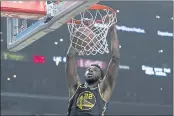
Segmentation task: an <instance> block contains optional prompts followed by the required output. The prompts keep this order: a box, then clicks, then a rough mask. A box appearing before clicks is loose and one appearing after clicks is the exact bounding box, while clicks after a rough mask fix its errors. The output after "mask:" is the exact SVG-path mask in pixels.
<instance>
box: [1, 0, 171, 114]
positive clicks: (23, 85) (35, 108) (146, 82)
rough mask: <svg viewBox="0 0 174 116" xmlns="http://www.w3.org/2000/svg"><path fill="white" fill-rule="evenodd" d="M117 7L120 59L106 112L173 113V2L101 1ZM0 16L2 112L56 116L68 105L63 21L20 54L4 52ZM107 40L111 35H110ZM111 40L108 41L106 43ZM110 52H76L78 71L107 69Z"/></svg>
mask: <svg viewBox="0 0 174 116" xmlns="http://www.w3.org/2000/svg"><path fill="white" fill-rule="evenodd" d="M99 3H100V4H103V5H107V6H110V7H112V8H114V9H115V10H117V18H118V23H117V24H116V27H117V30H118V38H119V40H120V47H121V49H120V50H121V51H120V52H121V62H120V70H119V75H118V77H117V80H116V88H115V90H114V93H113V96H112V100H111V102H110V103H109V106H108V111H107V114H109V115H169V114H170V115H171V114H172V112H173V105H172V104H173V26H172V25H173V3H172V1H161V2H152V1H151V2H150V1H149V2H148V1H146V2H138V1H130V2H126V1H123V2H119V1H115V2H114V1H108V2H106V1H105V2H104V1H103V2H99ZM7 34H8V32H7V31H6V18H1V113H2V114H4V115H5V114H7V115H10V114H11V115H31V114H41V115H42V114H60V115H65V114H66V113H67V108H68V88H67V83H66V77H65V62H66V58H65V56H66V51H67V49H68V46H69V32H68V29H67V25H66V24H65V25H63V26H62V27H61V28H59V29H58V30H56V31H55V32H52V33H51V34H48V35H46V36H44V37H43V38H41V39H39V40H38V41H36V42H34V43H33V44H31V45H30V46H28V47H26V48H25V49H23V50H21V51H19V52H10V51H8V50H7V43H6V39H7ZM107 39H108V42H110V38H109V36H108V38H107ZM109 44H110V43H109ZM109 58H110V57H109V54H104V55H96V56H78V58H77V64H78V74H79V75H80V78H81V79H82V80H83V82H84V79H83V76H84V72H85V70H86V68H87V67H88V66H89V64H91V63H101V64H102V68H103V69H105V71H106V67H107V64H108V61H109Z"/></svg>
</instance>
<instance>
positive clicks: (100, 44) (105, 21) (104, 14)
mask: <svg viewBox="0 0 174 116" xmlns="http://www.w3.org/2000/svg"><path fill="white" fill-rule="evenodd" d="M109 17H110V18H109ZM86 21H90V24H88V25H86V24H85V22H86ZM116 22H117V19H116V12H115V10H114V9H112V8H110V7H108V6H105V5H99V4H96V5H93V6H91V7H90V8H89V9H88V10H86V11H84V12H82V13H80V14H79V15H77V16H76V17H74V18H72V19H71V20H70V21H69V22H68V23H67V25H68V30H69V32H70V41H71V43H72V44H74V45H75V46H73V47H74V49H75V50H76V51H77V52H78V53H79V55H85V54H86V55H96V54H97V53H100V54H104V53H109V50H108V44H107V40H106V37H107V33H108V30H109V28H110V27H111V26H112V25H113V24H114V23H116ZM80 28H83V30H84V29H86V30H89V29H90V30H91V31H92V33H94V34H95V36H92V37H91V36H89V35H88V34H87V35H85V38H89V39H90V41H87V42H86V41H84V40H85V38H80V36H81V35H79V34H78V35H79V36H78V37H77V34H76V33H77V30H78V32H79V29H80ZM83 30H82V31H81V33H84V31H83ZM74 37H75V38H78V41H82V42H78V41H77V42H74V41H73V39H74ZM89 39H88V40H89ZM84 42H86V43H87V44H82V43H84ZM89 42H93V43H94V44H89ZM76 46H81V48H82V49H80V50H79V49H77V47H76Z"/></svg>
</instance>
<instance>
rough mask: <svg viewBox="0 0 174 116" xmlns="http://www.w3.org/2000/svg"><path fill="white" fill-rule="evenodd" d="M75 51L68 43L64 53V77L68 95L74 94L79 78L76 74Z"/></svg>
mask: <svg viewBox="0 0 174 116" xmlns="http://www.w3.org/2000/svg"><path fill="white" fill-rule="evenodd" d="M75 56H76V51H75V50H74V48H73V47H72V46H71V45H70V47H69V49H68V52H67V54H66V59H67V61H66V77H67V83H68V88H69V95H70V97H71V96H72V95H73V94H74V92H75V91H76V89H77V87H78V86H79V84H80V79H79V76H78V74H77V63H76V58H75Z"/></svg>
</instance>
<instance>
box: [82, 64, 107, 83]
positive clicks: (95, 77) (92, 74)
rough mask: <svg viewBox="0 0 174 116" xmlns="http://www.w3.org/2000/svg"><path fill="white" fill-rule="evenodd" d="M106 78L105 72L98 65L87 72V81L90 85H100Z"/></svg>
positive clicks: (93, 65)
mask: <svg viewBox="0 0 174 116" xmlns="http://www.w3.org/2000/svg"><path fill="white" fill-rule="evenodd" d="M103 78H104V71H103V70H102V69H101V67H100V66H99V65H97V64H92V65H91V66H90V67H89V68H88V69H87V70H86V72H85V81H86V82H87V83H88V85H93V84H98V83H100V82H101V81H102V79H103Z"/></svg>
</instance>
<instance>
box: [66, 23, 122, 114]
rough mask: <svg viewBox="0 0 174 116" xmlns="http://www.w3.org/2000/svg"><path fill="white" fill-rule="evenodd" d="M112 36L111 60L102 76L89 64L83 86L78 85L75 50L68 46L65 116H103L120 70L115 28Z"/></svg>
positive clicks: (111, 29) (113, 26)
mask: <svg viewBox="0 0 174 116" xmlns="http://www.w3.org/2000/svg"><path fill="white" fill-rule="evenodd" d="M109 31H110V32H109V33H110V34H111V54H110V55H111V59H110V62H109V65H108V68H107V71H106V74H105V75H104V72H103V70H102V69H101V67H100V66H98V65H97V64H93V65H91V66H90V67H89V68H88V69H87V70H86V72H85V74H84V78H85V83H84V84H82V83H81V82H80V78H79V76H78V74H77V64H76V57H75V56H76V54H77V53H76V51H75V49H74V48H73V47H72V45H70V46H69V49H68V52H67V62H66V76H67V82H68V88H69V96H70V100H69V108H68V116H102V115H104V113H105V110H106V107H107V103H108V102H109V100H110V99H111V96H112V92H113V90H114V88H115V83H116V77H117V74H118V69H119V60H120V51H119V41H118V38H117V32H116V28H115V25H112V26H111V27H110V30H109Z"/></svg>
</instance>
